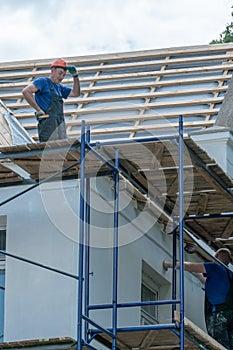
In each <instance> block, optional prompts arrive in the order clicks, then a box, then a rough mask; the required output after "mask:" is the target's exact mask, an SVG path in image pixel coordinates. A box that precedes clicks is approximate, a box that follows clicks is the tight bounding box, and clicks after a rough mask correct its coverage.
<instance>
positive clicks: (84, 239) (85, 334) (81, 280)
mask: <svg viewBox="0 0 233 350" xmlns="http://www.w3.org/2000/svg"><path fill="white" fill-rule="evenodd" d="M177 138H178V146H179V169H178V179H179V181H178V192H179V218H178V227H179V260H180V269H179V276H180V286H179V287H180V288H179V290H180V293H179V295H180V297H179V298H177V271H176V269H175V267H173V269H172V293H171V294H172V298H171V299H169V300H158V301H148V302H128V303H119V302H118V295H117V292H118V212H119V174H120V171H121V169H120V163H119V151H116V152H115V163H114V164H112V163H110V162H108V161H107V160H106V159H105V158H104V157H103V156H102V155H101V154H99V153H98V152H97V151H96V149H95V147H97V148H98V147H100V146H104V145H117V144H123V143H125V144H128V143H135V142H151V141H161V140H169V139H171V140H172V139H176V140H177ZM75 147H76V149H77V146H75ZM78 148H80V160H78V161H77V162H74V163H73V164H72V165H70V166H68V167H66V168H64V169H62V170H61V171H59V172H56V173H55V174H53V175H51V176H49V177H47V178H45V179H43V180H42V181H39V182H38V183H36V184H34V185H32V186H30V187H29V188H27V189H26V190H23V191H22V192H20V193H18V194H16V195H13V196H12V197H10V198H8V199H6V200H4V201H2V202H1V203H0V206H2V205H4V204H6V203H8V202H10V201H12V200H14V199H15V198H17V197H19V196H20V195H22V194H24V193H26V192H28V191H30V190H32V189H34V188H35V187H37V186H39V185H41V184H42V183H44V182H47V181H50V180H51V179H53V178H55V177H56V176H57V175H58V174H60V173H62V172H65V171H67V170H69V169H70V168H72V167H74V166H76V165H77V164H80V198H79V201H80V209H79V210H80V211H79V243H78V245H79V247H78V252H79V253H78V259H77V260H78V261H77V263H78V275H73V274H70V273H67V272H65V271H61V270H59V269H54V268H52V267H50V266H47V265H43V264H40V263H37V262H35V261H33V260H29V259H25V258H24V257H20V256H17V255H15V254H11V253H9V252H6V251H0V253H1V254H3V255H6V256H9V257H11V258H14V259H18V260H21V261H24V262H26V263H29V264H33V265H36V266H38V267H40V268H44V269H47V270H50V271H53V272H55V273H59V274H62V275H64V276H67V277H69V278H74V279H76V280H77V283H78V288H77V301H78V303H77V350H81V349H82V348H83V347H84V346H85V347H86V348H89V349H92V350H96V348H95V347H94V346H92V345H91V343H92V341H93V340H94V339H95V337H96V335H97V334H100V333H104V334H106V335H108V336H109V337H110V338H111V339H112V350H117V333H118V332H134V331H141V330H142V331H143V330H161V329H169V330H171V331H172V332H174V333H175V334H176V335H177V337H179V338H180V349H181V350H184V231H185V229H184V222H185V221H188V220H193V219H196V218H198V219H202V218H203V219H206V218H210V219H211V218H221V217H226V216H228V217H229V216H233V213H225V214H224V213H223V214H214V215H199V216H189V217H184V208H183V192H184V189H183V152H184V150H183V117H182V116H180V117H179V134H178V136H177V135H175V136H164V137H145V138H134V139H126V140H125V139H120V140H111V141H102V142H100V141H98V142H91V140H90V129H89V126H88V125H87V126H86V125H85V122H84V121H83V122H82V127H81V143H80V145H79V146H78ZM56 150H57V149H54V150H51V149H49V150H46V151H45V152H49V153H50V152H56ZM59 150H61V148H59ZM86 151H91V152H93V153H94V154H95V156H96V157H97V158H98V159H99V160H101V161H102V162H103V163H104V164H105V165H107V166H108V167H109V169H110V170H111V172H112V174H113V178H114V213H113V214H114V215H113V221H114V222H113V225H114V231H113V232H114V233H113V234H114V245H113V257H112V259H113V260H112V262H113V278H112V286H113V288H112V303H110V304H99V305H91V304H90V298H89V294H90V293H89V292H90V283H89V277H90V209H91V206H90V200H91V198H90V177H89V176H86V173H85V157H86ZM32 152H33V154H38V153H39V152H38V151H35V150H34V151H32ZM40 152H41V151H40ZM19 153H20V156H22V157H27V156H28V155H29V154H30V155H31V151H29V152H17V154H16V153H11V154H9V153H8V154H6V155H4V154H2V155H0V158H1V159H6V158H9V157H10V158H14V157H19ZM176 225H177V220H176ZM172 259H173V266H175V263H176V260H177V231H176V229H174V230H173V244H172ZM168 304H169V305H171V306H172V315H171V323H167V324H154V325H143V326H133V327H130V326H129V327H118V319H117V312H118V309H119V308H127V307H128V308H130V307H142V306H147V305H168ZM177 305H179V306H180V308H179V309H180V321H179V324H178V323H177V321H176V320H175V319H174V310H175V309H176V307H177ZM103 309H111V310H112V325H111V327H109V328H103V327H101V326H100V325H98V324H97V323H96V322H95V321H94V320H92V319H91V318H90V311H92V310H103ZM90 325H91V326H93V327H94V328H93V329H90Z"/></svg>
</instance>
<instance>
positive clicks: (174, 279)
mask: <svg viewBox="0 0 233 350" xmlns="http://www.w3.org/2000/svg"><path fill="white" fill-rule="evenodd" d="M176 225H177V223H175V222H174V221H173V231H172V266H173V268H172V300H175V299H176V297H177V271H176V269H175V266H176V261H177V247H176V245H177V237H176ZM176 308H177V305H176V304H172V321H173V322H174V318H175V310H176Z"/></svg>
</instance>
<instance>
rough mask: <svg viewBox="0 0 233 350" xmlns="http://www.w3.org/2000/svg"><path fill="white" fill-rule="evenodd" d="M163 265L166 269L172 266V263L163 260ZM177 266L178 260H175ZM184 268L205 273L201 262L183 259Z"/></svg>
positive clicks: (177, 266) (178, 264)
mask: <svg viewBox="0 0 233 350" xmlns="http://www.w3.org/2000/svg"><path fill="white" fill-rule="evenodd" d="M163 267H164V269H165V270H168V269H169V268H172V267H173V264H172V263H171V262H168V261H166V260H164V261H163ZM179 267H180V262H179V261H177V262H176V268H179ZM184 269H185V270H186V271H189V272H199V273H206V269H205V265H204V264H203V263H192V262H189V261H184Z"/></svg>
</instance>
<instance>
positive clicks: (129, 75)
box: [0, 63, 233, 82]
mask: <svg viewBox="0 0 233 350" xmlns="http://www.w3.org/2000/svg"><path fill="white" fill-rule="evenodd" d="M98 68H99V69H94V70H93V72H94V73H96V72H97V71H99V70H103V69H102V67H98ZM88 69H89V70H90V71H92V69H91V68H88ZM232 69H233V63H226V64H224V65H215V66H214V65H213V66H200V67H192V68H177V69H167V70H165V71H162V72H161V71H160V70H155V69H153V70H151V71H149V72H137V73H123V74H121V73H116V74H109V75H107V74H106V75H100V76H98V77H96V78H95V80H96V81H103V80H119V79H130V78H142V77H150V76H161V75H163V76H168V75H184V74H195V73H209V72H217V71H222V70H232ZM86 72H87V69H86V70H85V69H84V68H79V73H80V74H81V73H86ZM48 73H49V72H48V71H47V70H41V71H37V72H32V71H29V72H28V71H27V72H18V73H16V72H10V73H7V74H0V80H2V81H4V80H9V79H22V78H29V77H39V76H47V75H48ZM89 79H90V78H85V77H83V78H80V80H81V81H82V82H85V81H89Z"/></svg>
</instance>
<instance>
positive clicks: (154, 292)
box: [141, 263, 159, 324]
mask: <svg viewBox="0 0 233 350" xmlns="http://www.w3.org/2000/svg"><path fill="white" fill-rule="evenodd" d="M155 276H156V273H155V271H154V270H153V269H152V268H151V267H149V265H147V264H145V263H143V268H142V282H141V301H156V300H159V285H158V284H157V281H156V278H155ZM155 323H159V315H158V305H145V306H142V307H141V324H155Z"/></svg>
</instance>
